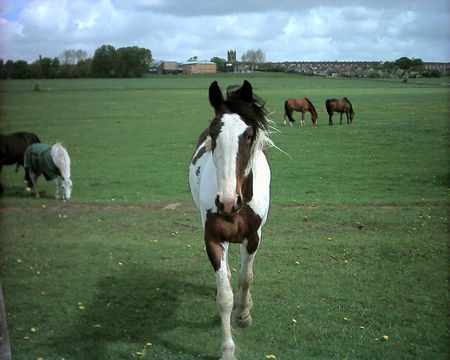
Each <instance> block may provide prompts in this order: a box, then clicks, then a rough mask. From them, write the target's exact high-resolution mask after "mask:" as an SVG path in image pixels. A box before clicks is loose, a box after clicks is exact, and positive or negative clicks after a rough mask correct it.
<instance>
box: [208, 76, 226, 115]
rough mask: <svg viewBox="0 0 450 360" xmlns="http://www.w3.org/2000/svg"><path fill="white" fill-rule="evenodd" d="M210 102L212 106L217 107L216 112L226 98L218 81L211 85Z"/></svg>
mask: <svg viewBox="0 0 450 360" xmlns="http://www.w3.org/2000/svg"><path fill="white" fill-rule="evenodd" d="M209 102H210V104H211V106H212V107H213V108H214V109H216V112H217V111H218V110H219V109H220V108H221V107H222V106H223V104H224V100H223V95H222V91H221V90H220V88H219V84H218V83H217V81H214V82H213V83H212V84H211V85H210V86H209Z"/></svg>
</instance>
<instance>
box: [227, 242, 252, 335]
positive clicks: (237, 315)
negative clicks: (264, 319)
mask: <svg viewBox="0 0 450 360" xmlns="http://www.w3.org/2000/svg"><path fill="white" fill-rule="evenodd" d="M247 244H248V242H247V241H245V242H244V243H243V244H242V245H241V269H240V271H239V280H238V284H239V285H238V286H239V289H238V294H237V296H236V305H235V307H234V309H233V315H232V318H233V324H236V325H237V326H241V327H247V326H250V325H251V324H252V316H251V310H252V308H253V300H252V295H251V293H250V285H251V283H252V281H253V261H254V259H255V254H256V253H255V252H253V253H249V251H248V246H247ZM255 251H256V250H255Z"/></svg>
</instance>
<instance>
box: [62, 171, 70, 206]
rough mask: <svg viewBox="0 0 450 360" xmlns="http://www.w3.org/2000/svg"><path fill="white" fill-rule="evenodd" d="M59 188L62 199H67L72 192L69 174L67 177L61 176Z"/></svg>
mask: <svg viewBox="0 0 450 360" xmlns="http://www.w3.org/2000/svg"><path fill="white" fill-rule="evenodd" d="M61 188H62V193H63V194H62V196H63V199H64V200H69V199H70V195H71V194H72V179H71V178H70V176H69V177H68V178H67V179H66V178H65V177H62V181H61Z"/></svg>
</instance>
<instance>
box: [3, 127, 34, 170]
mask: <svg viewBox="0 0 450 360" xmlns="http://www.w3.org/2000/svg"><path fill="white" fill-rule="evenodd" d="M39 142H40V139H39V138H38V136H37V135H36V134H33V133H29V132H26V131H20V132H16V133H12V134H8V135H6V134H0V165H12V164H16V163H18V164H20V165H23V156H24V153H25V150H26V149H27V147H28V146H29V145H30V144H33V143H39Z"/></svg>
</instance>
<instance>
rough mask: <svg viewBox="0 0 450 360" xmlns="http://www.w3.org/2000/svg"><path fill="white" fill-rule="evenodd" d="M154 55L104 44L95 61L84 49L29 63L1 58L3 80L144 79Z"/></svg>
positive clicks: (139, 49)
mask: <svg viewBox="0 0 450 360" xmlns="http://www.w3.org/2000/svg"><path fill="white" fill-rule="evenodd" d="M151 61H152V53H151V51H150V50H149V49H145V48H140V47H137V46H129V47H122V48H118V49H116V48H114V46H111V45H102V46H100V47H99V48H97V49H96V50H95V53H94V56H93V57H92V58H88V57H87V53H86V51H84V50H81V49H78V50H65V51H64V52H63V53H62V54H61V55H60V56H59V57H55V58H53V59H52V58H49V57H42V56H39V58H38V59H37V60H35V61H34V62H32V63H30V64H29V63H28V62H26V61H25V60H17V61H12V60H7V61H4V60H3V59H0V78H1V79H30V78H33V79H36V78H38V79H39V78H49V79H51V78H82V77H142V76H143V75H144V74H147V73H148V69H149V66H150V63H151Z"/></svg>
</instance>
